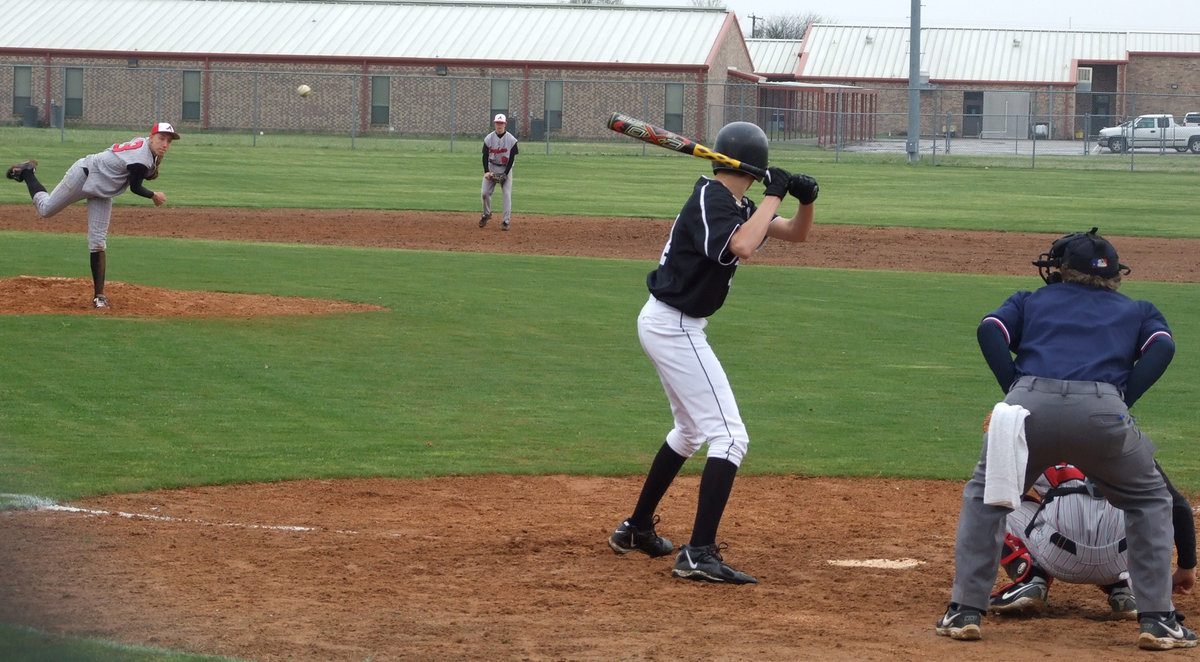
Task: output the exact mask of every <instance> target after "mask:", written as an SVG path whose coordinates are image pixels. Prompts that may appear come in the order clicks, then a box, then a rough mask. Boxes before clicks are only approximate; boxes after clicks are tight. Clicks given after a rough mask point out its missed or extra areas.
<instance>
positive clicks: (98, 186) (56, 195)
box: [5, 122, 179, 308]
mask: <svg viewBox="0 0 1200 662" xmlns="http://www.w3.org/2000/svg"><path fill="white" fill-rule="evenodd" d="M175 140H179V134H178V133H177V132H176V131H175V127H173V126H171V125H170V124H168V123H166V122H159V123H158V124H155V125H154V126H152V127H150V132H149V137H137V138H133V139H132V140H129V141H128V142H123V143H117V144H115V145H113V146H112V147H109V148H108V149H106V150H104V151H103V152H97V153H96V154H90V155H88V156H85V157H83V158H81V159H79V160H78V161H76V162H75V163H74V164H73V165H72V166H71V167H70V168H68V169H67V172H66V174H65V175H63V178H62V181H60V182H59V183H58V185H57V186H55V187H54V191H53V192H51V193H47V192H46V187H45V186H42V184H41V182H39V181H38V180H37V176H36V174H35V173H36V171H37V161H36V160H33V159H30V160H28V161H25V162H24V163H18V164H17V165H15V166H12V167H10V168H9V169H8V171H7V172H6V173H5V175H6V176H7V177H8V178H9V179H13V180H16V181H18V182H24V183H25V186H27V187H28V188H29V196H30V197H31V198H33V206H34V207H36V208H37V212H38V214H40V215H41V216H42V218H49V217H51V216H53V215H55V214H57V213H58V212H60V211H62V210H64V209H66V208H67V207H68V206H70V205H72V204H74V203H76V202H79V201H80V200H87V221H88V249H89V250H90V252H91V256H90V260H91V268H92V289H93V292H92V307H94V308H108V307H109V305H108V297H107V296H105V295H104V277H105V271H106V267H107V259H106V252H105V251H106V250H107V247H108V243H107V242H108V225H109V221H111V220H112V201H113V198H115V197H116V196H118V195H121V194H122V193H124V192H125V189H127V188H128V189H129V190H130V191H133V192H134V193H136V194H138V195H140V196H142V197H143V198H148V199H150V200H152V201H153V202H154V206H155V207H161V206H162V205H163V204H164V203H166V201H167V196H166V195H165V194H164V193H162V192H161V191H151V190H150V189H148V188H146V187H145V185H144V182H146V181H148V180H152V179H155V178H157V177H158V169H159V166H160V165H161V164H162V159H163V157H164V156H166V154H167V150H168V149H170V148H171V143H172V141H175Z"/></svg>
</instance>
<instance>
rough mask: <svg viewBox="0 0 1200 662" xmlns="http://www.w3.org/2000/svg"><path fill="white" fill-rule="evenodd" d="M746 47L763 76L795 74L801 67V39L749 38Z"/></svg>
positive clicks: (755, 68) (756, 70)
mask: <svg viewBox="0 0 1200 662" xmlns="http://www.w3.org/2000/svg"><path fill="white" fill-rule="evenodd" d="M746 48H747V49H749V51H750V61H751V62H753V63H754V73H756V74H759V75H761V76H794V75H796V72H797V71H798V70H799V69H800V40H799V39H747V40H746Z"/></svg>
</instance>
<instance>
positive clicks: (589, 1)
mask: <svg viewBox="0 0 1200 662" xmlns="http://www.w3.org/2000/svg"><path fill="white" fill-rule="evenodd" d="M567 4H568V5H623V4H625V0H567Z"/></svg>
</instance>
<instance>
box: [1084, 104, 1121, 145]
mask: <svg viewBox="0 0 1200 662" xmlns="http://www.w3.org/2000/svg"><path fill="white" fill-rule="evenodd" d="M1112 108H1113V95H1111V94H1093V95H1092V116H1091V118H1090V119H1091V124H1092V125H1091V127H1089V131H1090V133H1091V135H1092V136H1095V135H1099V133H1100V129H1103V128H1104V127H1106V126H1116V125H1117V124H1119V123H1120V122H1118V120H1119V119H1120V118H1119V117H1113V114H1112V112H1113V111H1112ZM1089 137H1090V136H1089Z"/></svg>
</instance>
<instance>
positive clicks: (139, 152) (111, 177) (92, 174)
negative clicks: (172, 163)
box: [79, 137, 156, 198]
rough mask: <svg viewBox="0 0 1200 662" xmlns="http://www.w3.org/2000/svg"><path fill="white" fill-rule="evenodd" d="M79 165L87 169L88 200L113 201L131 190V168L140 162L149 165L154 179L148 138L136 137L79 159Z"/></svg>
mask: <svg viewBox="0 0 1200 662" xmlns="http://www.w3.org/2000/svg"><path fill="white" fill-rule="evenodd" d="M79 161H80V163H79V165H82V166H83V167H85V168H87V169H88V176H87V182H86V183H85V184H84V185H83V192H84V193H85V194H86V195H87V196H88V197H97V198H113V197H116V196H118V195H120V194H121V193H124V192H125V189H126V188H128V187H129V170H128V168H129V166H130V165H133V164H135V163H141V164H142V165H144V166H146V176H147V177H153V176H154V171H155V167H156V164H155V161H154V154H153V153H151V151H150V139H149V138H141V137H139V138H134V139H133V140H130V141H129V142H125V143H118V144H116V145H113V146H112V147H109V148H108V149H106V150H104V151H103V152H99V153H96V154H91V155H88V156H85V157H83V158H82V159H80V160H79Z"/></svg>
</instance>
